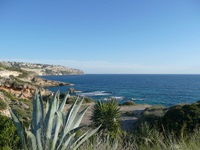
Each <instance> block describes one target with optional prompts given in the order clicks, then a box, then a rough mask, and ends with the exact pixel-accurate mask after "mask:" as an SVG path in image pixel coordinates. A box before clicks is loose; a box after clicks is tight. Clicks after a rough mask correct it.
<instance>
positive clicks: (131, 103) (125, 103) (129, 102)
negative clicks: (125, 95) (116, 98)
mask: <svg viewBox="0 0 200 150" xmlns="http://www.w3.org/2000/svg"><path fill="white" fill-rule="evenodd" d="M120 105H121V106H135V105H136V103H135V102H133V101H131V100H128V101H126V102H124V103H122V104H120Z"/></svg>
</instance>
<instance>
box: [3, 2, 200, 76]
mask: <svg viewBox="0 0 200 150" xmlns="http://www.w3.org/2000/svg"><path fill="white" fill-rule="evenodd" d="M0 60H9V61H25V62H35V63H50V64H57V65H64V66H68V67H72V68H79V69H82V70H84V71H85V72H86V73H133V74H134V73H184V74H185V73H189V74H190V73H191V74H193V73H194V74H200V1H199V0H165V1H164V0H57V1H55V0H32V1H30V0H16V1H9V0H1V1H0Z"/></svg>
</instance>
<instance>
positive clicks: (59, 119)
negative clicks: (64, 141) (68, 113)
mask: <svg viewBox="0 0 200 150" xmlns="http://www.w3.org/2000/svg"><path fill="white" fill-rule="evenodd" d="M55 118H56V119H55V121H56V125H55V127H54V129H53V130H54V133H53V141H52V149H55V146H56V143H57V141H58V140H59V138H58V135H59V131H60V128H61V126H62V125H63V124H62V123H63V121H62V112H60V111H57V112H56V116H55Z"/></svg>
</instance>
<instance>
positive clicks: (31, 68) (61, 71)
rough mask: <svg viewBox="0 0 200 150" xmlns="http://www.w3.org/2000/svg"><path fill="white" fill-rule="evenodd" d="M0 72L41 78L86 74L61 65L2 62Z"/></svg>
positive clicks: (0, 62)
mask: <svg viewBox="0 0 200 150" xmlns="http://www.w3.org/2000/svg"><path fill="white" fill-rule="evenodd" d="M0 70H10V71H20V70H21V71H28V72H32V73H34V74H35V75H39V76H42V75H71V74H73V75H74V74H84V72H83V71H82V70H79V69H72V68H69V67H65V66H60V65H48V64H34V63H25V62H6V61H0Z"/></svg>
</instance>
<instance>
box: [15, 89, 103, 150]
mask: <svg viewBox="0 0 200 150" xmlns="http://www.w3.org/2000/svg"><path fill="white" fill-rule="evenodd" d="M67 97H68V95H66V97H65V98H64V100H63V101H62V102H61V103H60V98H59V92H57V93H56V94H55V95H54V97H53V99H52V100H51V101H48V102H47V105H46V108H44V106H43V99H42V95H41V93H40V92H37V91H36V93H35V96H34V99H33V113H32V121H31V129H28V128H24V127H23V125H22V123H21V121H20V120H19V118H18V116H17V115H16V114H15V113H13V111H11V116H12V119H13V121H14V124H15V126H16V128H17V131H18V135H19V137H20V141H21V145H22V149H25V150H26V149H33V150H37V149H51V150H54V149H56V150H57V149H77V148H78V147H79V146H80V145H81V144H82V143H83V142H84V141H86V140H87V139H88V138H89V137H90V136H92V135H93V134H94V133H95V132H96V131H97V130H98V129H99V127H100V126H99V127H97V128H96V129H94V130H92V131H87V132H85V133H83V134H82V135H81V136H80V137H76V138H75V134H76V132H77V131H78V130H80V129H81V128H82V126H79V124H80V123H81V120H82V118H83V116H84V114H85V112H86V111H87V108H88V107H85V108H84V109H83V110H81V111H79V109H80V107H81V104H82V102H83V99H82V100H79V98H77V99H76V101H75V102H74V103H73V104H72V106H71V107H70V109H69V111H68V113H67V114H65V113H64V112H63V109H64V106H65V103H66V100H67ZM45 112H46V115H45Z"/></svg>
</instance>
